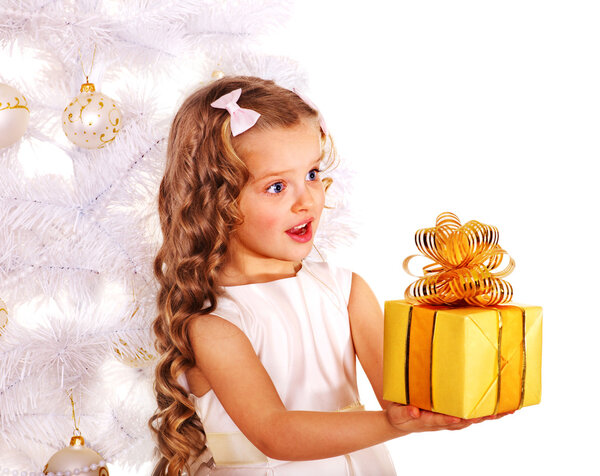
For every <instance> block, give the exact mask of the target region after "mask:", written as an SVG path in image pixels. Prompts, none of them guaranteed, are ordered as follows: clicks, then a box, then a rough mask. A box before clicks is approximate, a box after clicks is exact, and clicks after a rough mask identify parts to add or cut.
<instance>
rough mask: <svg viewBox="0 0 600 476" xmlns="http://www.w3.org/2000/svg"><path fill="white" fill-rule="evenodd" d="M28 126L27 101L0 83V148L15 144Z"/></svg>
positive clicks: (16, 91)
mask: <svg viewBox="0 0 600 476" xmlns="http://www.w3.org/2000/svg"><path fill="white" fill-rule="evenodd" d="M28 124H29V108H28V107H27V99H25V96H23V95H22V94H21V93H20V92H19V91H18V90H16V89H15V88H13V87H12V86H9V85H8V84H2V83H0V148H3V147H8V146H11V145H13V144H14V143H15V142H17V141H18V140H19V139H20V138H21V137H23V134H25V131H26V130H27V125H28Z"/></svg>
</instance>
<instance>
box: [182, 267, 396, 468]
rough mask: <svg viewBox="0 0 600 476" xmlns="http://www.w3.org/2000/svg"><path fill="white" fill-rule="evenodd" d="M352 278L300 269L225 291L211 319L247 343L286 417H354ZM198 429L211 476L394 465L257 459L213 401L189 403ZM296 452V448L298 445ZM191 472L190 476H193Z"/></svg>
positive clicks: (360, 455) (350, 459) (378, 452)
mask: <svg viewBox="0 0 600 476" xmlns="http://www.w3.org/2000/svg"><path fill="white" fill-rule="evenodd" d="M351 283H352V273H351V272H350V271H348V270H346V269H342V268H336V267H333V266H332V265H329V264H327V263H316V262H309V261H304V262H303V266H302V268H301V269H300V271H298V273H297V275H296V276H294V277H291V278H284V279H278V280H275V281H270V282H267V283H255V284H247V285H241V286H227V287H225V290H226V295H225V296H222V297H220V298H219V301H218V306H217V309H216V310H215V311H214V313H213V314H215V315H217V316H219V317H222V318H223V319H227V320H228V321H230V322H231V323H233V324H235V325H236V326H238V327H239V328H240V329H241V330H242V331H243V332H244V334H246V336H247V337H248V339H249V340H250V342H251V343H252V346H253V347H254V350H255V351H256V354H257V355H258V357H259V358H260V360H261V362H262V364H263V365H264V367H265V369H266V371H267V373H268V374H269V376H270V377H271V379H272V381H273V384H274V385H275V388H276V389H277V392H278V393H279V396H280V398H281V400H282V401H283V403H284V405H285V407H286V408H287V409H288V410H304V411H323V412H332V411H348V410H362V409H363V407H362V405H360V402H359V396H358V389H357V385H356V357H355V353H354V346H353V343H352V337H351V334H350V322H349V318H348V308H347V306H348V298H349V295H350V287H351ZM190 397H191V399H192V400H193V401H194V403H195V407H196V412H197V413H198V416H199V417H200V419H201V420H202V423H203V424H204V429H205V431H206V434H207V446H208V448H209V450H210V452H211V453H212V455H213V459H214V461H215V463H216V467H214V468H213V469H210V470H208V469H207V468H206V467H204V469H203V470H198V472H196V473H195V474H198V475H199V474H203V475H204V474H210V475H213V474H214V475H219V476H226V475H232V476H259V475H260V476H263V475H270V476H271V475H272V476H306V475H310V476H321V475H323V476H342V475H354V476H367V475H368V476H371V475H372V476H389V475H395V474H396V472H395V470H394V465H393V463H392V460H391V458H390V455H389V453H388V451H387V448H386V447H385V446H384V445H383V444H380V445H375V446H372V447H369V448H365V449H363V450H360V451H355V452H352V453H349V454H347V455H343V456H337V457H334V458H326V459H321V460H311V461H280V460H275V459H273V458H269V457H267V456H266V455H264V454H263V453H262V452H260V451H259V450H258V449H257V448H256V447H255V446H254V445H252V443H251V442H250V441H249V440H248V439H247V438H246V437H245V436H244V435H243V434H242V433H241V432H240V430H239V429H238V427H237V426H236V425H235V423H234V422H233V421H232V420H231V418H230V417H229V415H228V414H227V412H226V411H225V409H224V408H223V406H222V405H221V403H220V402H219V400H218V399H217V397H216V395H215V393H214V392H213V391H212V390H210V391H209V392H207V393H206V394H205V395H203V396H202V397H196V396H194V395H193V394H191V395H190ZM298 444H302V443H301V442H298ZM194 471H195V470H194Z"/></svg>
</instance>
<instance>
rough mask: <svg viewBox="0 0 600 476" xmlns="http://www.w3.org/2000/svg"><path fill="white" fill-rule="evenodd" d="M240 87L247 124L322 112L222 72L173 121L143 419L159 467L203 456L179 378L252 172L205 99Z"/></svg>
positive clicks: (267, 85)
mask: <svg viewBox="0 0 600 476" xmlns="http://www.w3.org/2000/svg"><path fill="white" fill-rule="evenodd" d="M237 88H241V89H242V94H241V97H240V99H239V100H238V104H239V106H240V107H243V108H249V109H253V110H255V111H257V112H259V113H260V114H261V116H260V118H259V120H258V122H257V123H256V124H255V125H254V126H253V128H252V130H257V131H260V130H268V129H272V128H276V127H290V126H294V125H297V124H299V123H300V121H301V120H303V119H309V120H311V119H313V120H315V121H317V120H318V111H316V110H315V109H313V107H311V106H309V105H308V104H307V103H305V102H304V101H303V100H302V99H300V97H299V96H298V95H296V94H295V93H294V92H292V91H290V90H287V89H284V88H282V87H280V86H278V85H276V84H275V83H274V82H273V81H268V80H263V79H260V78H255V77H249V76H237V77H225V78H223V79H220V80H217V81H214V82H212V83H210V84H209V85H207V86H205V87H203V88H201V89H199V90H197V91H196V92H194V93H193V94H192V95H190V96H189V97H188V98H187V99H186V100H185V102H184V103H183V105H182V106H181V108H180V109H179V111H178V112H177V114H176V116H175V119H174V120H173V123H172V126H171V131H170V134H169V142H168V146H167V161H166V168H165V173H164V177H163V179H162V182H161V184H160V190H159V195H158V211H159V216H160V224H161V229H162V235H163V243H162V246H161V247H160V249H159V251H158V254H157V255H156V257H155V260H154V274H155V276H156V278H157V279H158V282H159V284H160V290H159V292H158V295H157V308H158V309H157V311H158V315H157V316H156V319H155V321H154V323H153V330H154V333H155V335H156V342H155V346H156V349H157V351H158V353H159V360H158V364H157V366H156V375H155V383H154V390H155V394H156V401H157V404H158V409H157V410H156V412H155V413H154V415H153V416H152V417H151V418H150V420H149V422H148V424H149V426H150V428H151V430H152V431H153V432H154V434H155V437H156V440H157V444H158V452H159V453H160V456H161V459H160V461H159V463H158V464H157V466H156V467H155V471H154V474H155V475H158V474H160V475H164V474H167V475H168V476H178V475H180V474H182V471H183V470H184V469H187V470H188V472H189V463H190V460H191V459H198V458H201V457H204V458H206V459H208V457H207V456H206V454H204V455H203V453H204V452H206V451H207V447H206V434H205V432H204V427H203V424H202V422H201V421H200V418H199V417H198V415H197V414H196V412H195V408H194V403H193V402H192V401H191V400H190V398H189V396H188V394H187V391H186V390H185V389H184V388H183V387H182V386H181V384H180V383H178V381H177V378H178V376H179V375H181V374H182V373H184V372H185V371H186V370H188V369H190V368H192V367H194V366H195V361H194V354H193V351H192V346H191V344H190V341H189V339H188V327H189V325H190V322H191V321H192V319H193V318H194V316H198V315H203V314H210V313H211V312H213V311H214V310H215V308H216V306H217V298H218V296H219V295H220V294H222V292H223V290H222V288H220V287H219V285H218V276H219V273H220V271H221V270H222V268H223V266H224V265H225V263H226V261H227V258H228V256H227V252H228V248H229V241H230V237H231V236H232V234H234V233H235V230H236V228H237V226H239V224H240V223H241V222H242V220H243V217H242V216H241V213H240V210H239V204H238V200H239V196H240V192H241V190H242V188H243V187H244V185H245V184H246V182H247V180H248V177H249V173H248V169H247V168H246V166H245V164H244V162H243V160H242V158H241V157H240V156H241V155H242V153H241V152H240V151H242V148H241V145H242V143H243V138H244V134H240V135H239V136H237V137H232V134H231V128H230V116H229V113H228V112H227V111H225V110H222V109H215V108H213V107H211V106H210V104H211V103H212V102H213V101H215V100H216V99H218V98H219V97H221V96H222V95H223V94H226V93H228V92H230V91H233V90H234V89H237ZM327 139H328V137H327V136H326V135H325V134H324V133H323V132H321V142H322V150H323V151H324V152H323V155H324V156H325V150H328V151H329V154H328V157H327V159H326V160H325V162H327V163H326V164H324V165H325V166H327V165H331V163H332V162H333V160H335V154H334V148H333V145H332V144H331V143H330V144H329V147H325V145H326V142H327ZM329 183H330V182H329ZM329 183H327V182H326V184H325V185H326V187H327V186H328V185H329Z"/></svg>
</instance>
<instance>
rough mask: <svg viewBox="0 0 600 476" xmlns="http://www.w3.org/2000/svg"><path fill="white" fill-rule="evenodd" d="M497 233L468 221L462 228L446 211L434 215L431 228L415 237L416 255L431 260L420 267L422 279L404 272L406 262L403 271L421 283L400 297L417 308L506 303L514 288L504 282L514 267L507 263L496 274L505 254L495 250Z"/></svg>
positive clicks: (500, 250) (417, 283)
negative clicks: (433, 222) (434, 218)
mask: <svg viewBox="0 0 600 476" xmlns="http://www.w3.org/2000/svg"><path fill="white" fill-rule="evenodd" d="M498 236H499V234H498V229H497V228H496V227H495V226H491V225H484V224H483V223H480V222H478V221H475V220H471V221H470V222H468V223H467V224H465V225H461V223H460V220H459V219H458V217H457V216H456V215H454V214H453V213H450V212H445V213H442V214H440V215H438V217H437V219H436V224H435V227H433V228H422V229H420V230H418V231H417V232H416V234H415V242H416V244H417V248H418V249H419V251H420V252H421V253H422V254H423V255H424V256H426V257H428V258H430V259H432V260H433V261H434V263H431V264H429V265H427V266H424V267H423V276H418V275H414V274H412V273H411V272H410V270H409V268H408V263H409V261H410V260H411V259H413V258H415V257H417V256H419V255H411V256H409V257H407V258H406V259H405V260H404V263H403V268H404V270H405V271H406V272H407V273H408V274H410V275H411V276H415V277H417V278H419V279H418V280H417V281H415V282H414V283H412V284H411V285H410V286H409V287H408V288H406V291H405V292H404V296H405V298H406V300H408V301H409V302H412V303H419V304H430V305H439V304H465V303H466V304H469V305H472V306H494V305H496V304H502V303H505V302H508V301H510V299H511V297H512V293H513V290H512V286H511V285H510V283H508V282H507V281H504V280H503V279H502V278H504V277H506V276H508V275H509V274H510V273H511V272H512V270H513V269H514V267H515V262H514V260H513V259H512V258H510V256H509V263H508V264H507V266H506V267H505V268H504V269H503V270H501V271H495V270H496V269H497V268H499V267H500V265H501V264H502V261H503V258H504V255H507V256H508V253H506V251H504V250H503V249H502V248H501V247H500V246H499V245H498Z"/></svg>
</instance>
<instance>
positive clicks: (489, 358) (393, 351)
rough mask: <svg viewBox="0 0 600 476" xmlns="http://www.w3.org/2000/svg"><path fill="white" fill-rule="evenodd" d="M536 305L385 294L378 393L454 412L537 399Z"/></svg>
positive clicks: (487, 410) (473, 412)
mask: <svg viewBox="0 0 600 476" xmlns="http://www.w3.org/2000/svg"><path fill="white" fill-rule="evenodd" d="M541 357H542V308H541V307H538V306H523V307H521V306H516V305H503V306H494V307H475V306H473V307H449V306H427V305H413V304H411V303H409V302H407V301H386V303H385V331H384V357H383V398H384V399H386V400H389V401H393V402H397V403H403V404H410V405H414V406H416V407H419V408H422V409H425V410H430V411H434V412H438V413H445V414H447V415H453V416H457V417H460V418H477V417H482V416H487V415H493V414H496V413H503V412H507V411H512V410H515V409H518V408H521V407H523V406H528V405H535V404H537V403H539V402H540V398H541Z"/></svg>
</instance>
